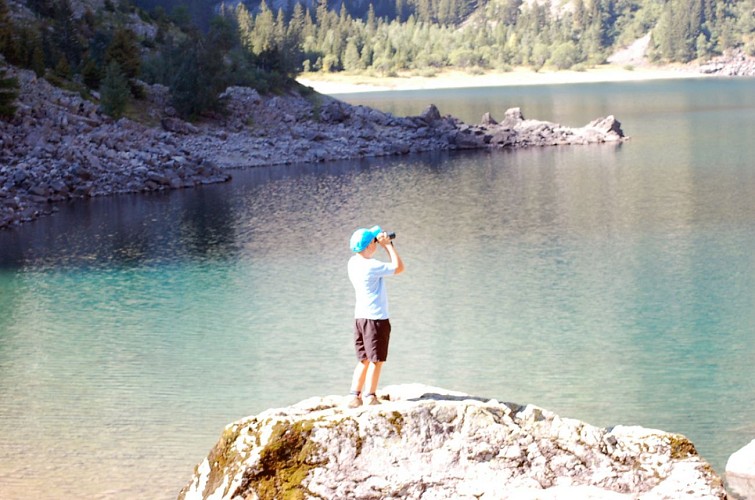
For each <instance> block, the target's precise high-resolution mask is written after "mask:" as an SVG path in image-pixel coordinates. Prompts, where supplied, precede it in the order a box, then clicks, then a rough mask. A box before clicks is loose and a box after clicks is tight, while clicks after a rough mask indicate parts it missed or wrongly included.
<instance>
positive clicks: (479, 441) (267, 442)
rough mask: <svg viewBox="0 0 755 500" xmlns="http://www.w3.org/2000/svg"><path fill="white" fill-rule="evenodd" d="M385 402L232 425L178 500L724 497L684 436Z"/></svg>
mask: <svg viewBox="0 0 755 500" xmlns="http://www.w3.org/2000/svg"><path fill="white" fill-rule="evenodd" d="M380 397H381V398H382V399H383V401H382V404H381V405H376V406H366V407H365V406H363V407H360V408H357V409H347V408H346V407H345V406H344V403H345V398H343V397H340V396H328V397H322V398H320V397H316V398H311V399H308V400H305V401H302V402H300V403H298V404H295V405H293V406H290V407H287V408H277V409H271V410H267V411H265V412H263V413H261V414H259V415H256V416H252V417H248V418H245V419H242V420H239V421H237V422H235V423H232V424H230V425H228V426H227V427H226V429H225V431H224V432H223V435H222V436H221V438H220V440H219V441H218V443H217V445H216V446H215V447H214V448H213V450H212V451H211V452H210V453H209V455H208V457H207V458H206V459H205V460H203V461H202V462H201V463H200V464H199V465H198V466H197V467H196V468H195V472H194V476H193V477H192V479H191V480H190V481H189V483H188V484H187V485H186V486H185V487H184V488H183V490H182V491H181V492H180V494H179V499H184V500H185V499H199V498H203V499H204V498H217V499H221V498H223V499H232V498H289V497H290V498H328V499H352V498H360V499H362V498H374V499H378V498H402V499H420V498H422V499H436V500H440V499H454V500H456V499H470V500H471V499H473V498H494V499H506V498H512V499H557V498H580V499H582V498H596V499H597V498H600V499H610V498H616V499H621V498H623V499H627V498H631V499H640V500H650V499H654V500H661V499H679V498H696V499H724V498H726V492H725V491H724V488H723V485H722V481H721V478H720V477H718V476H717V475H716V474H715V473H714V472H713V470H712V468H711V467H710V465H709V464H707V463H706V462H705V461H704V460H703V459H702V458H701V457H700V456H698V454H697V452H696V451H695V448H694V445H693V444H692V443H691V442H690V441H689V440H687V439H686V438H685V437H684V436H681V435H679V434H672V433H668V432H664V431H660V430H653V429H646V428H642V427H625V426H616V427H613V428H611V429H603V428H598V427H594V426H591V425H589V424H586V423H584V422H580V421H578V420H574V419H568V418H562V417H559V416H558V415H556V414H554V413H552V412H550V411H548V410H544V409H541V408H537V407H535V406H532V405H527V406H522V405H518V404H514V403H501V402H499V401H496V400H493V399H489V398H482V397H474V396H470V395H467V394H463V393H458V392H452V391H447V390H444V389H439V388H434V387H428V386H423V385H401V386H390V387H386V388H385V389H384V390H383V391H382V393H381V394H380Z"/></svg>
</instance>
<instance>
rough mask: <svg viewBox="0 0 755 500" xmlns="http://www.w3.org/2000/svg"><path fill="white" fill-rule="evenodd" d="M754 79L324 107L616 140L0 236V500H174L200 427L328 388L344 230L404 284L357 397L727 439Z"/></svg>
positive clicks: (336, 351)
mask: <svg viewBox="0 0 755 500" xmlns="http://www.w3.org/2000/svg"><path fill="white" fill-rule="evenodd" d="M753 89H755V81H753V80H751V79H750V80H747V79H741V80H717V79H701V80H677V81H671V80H670V81H662V82H647V83H627V84H618V83H617V84H605V83H603V84H580V85H560V86H547V87H543V86H537V87H529V88H527V87H504V88H491V89H466V90H453V91H451V90H443V91H421V92H419V91H413V92H390V93H373V94H355V95H349V96H342V98H343V99H344V100H347V101H350V102H354V103H359V104H369V105H373V106H375V107H379V108H381V109H384V110H388V111H392V112H394V113H396V114H399V115H406V114H418V113H419V112H421V111H422V109H424V107H426V106H427V104H429V103H435V104H436V105H438V107H439V108H440V110H441V112H442V113H444V114H446V113H450V114H454V115H457V116H459V117H461V118H463V119H465V120H467V121H470V122H476V121H478V120H479V118H480V117H481V115H482V113H484V112H485V111H491V112H492V114H493V116H494V117H498V118H502V116H503V113H504V111H505V109H506V108H508V107H512V106H520V107H521V108H522V110H523V112H524V114H525V116H526V117H528V118H538V119H546V120H552V121H557V122H559V123H563V124H565V125H571V126H581V125H584V124H586V123H587V122H589V121H590V120H592V119H594V118H597V117H599V116H604V115H607V114H614V115H615V116H616V117H617V118H618V119H619V120H620V121H621V122H622V124H623V127H624V130H625V132H626V133H627V134H628V135H630V136H631V137H632V138H631V140H630V141H628V142H626V143H624V144H622V145H618V146H617V145H602V146H585V147H569V148H545V149H531V150H525V151H516V152H492V153H487V152H475V153H465V154H430V155H423V156H412V157H399V158H391V159H376V160H369V161H367V160H363V161H352V162H340V163H333V164H318V165H297V166H282V167H271V168H262V169H253V170H246V171H235V172H234V180H233V181H232V182H231V183H229V184H225V185H217V186H207V187H204V188H200V189H195V190H185V191H177V192H172V193H167V194H164V195H147V196H118V197H111V198H106V199H96V200H92V201H90V202H86V203H84V202H82V203H75V204H71V205H63V206H61V207H60V208H61V210H60V212H59V213H58V214H56V215H54V216H51V217H46V218H43V219H40V220H38V221H36V222H34V223H32V224H29V225H26V226H23V227H21V228H18V229H15V230H12V231H5V232H0V490H2V496H3V498H34V497H48V496H52V497H55V498H175V496H176V495H177V493H178V491H179V490H180V488H181V487H182V486H183V485H184V484H185V483H186V482H187V481H188V479H189V478H190V476H191V473H192V470H193V467H194V465H195V464H196V463H198V462H199V461H200V460H201V459H202V458H203V457H204V456H205V455H206V453H207V452H208V451H209V449H210V448H211V447H212V446H213V445H214V443H215V442H216V440H217V439H218V437H219V436H220V433H221V432H222V429H223V426H224V425H225V424H227V423H229V422H231V421H232V420H235V419H238V418H241V417H243V416H246V415H249V414H254V413H257V412H260V411H262V410H264V409H266V408H269V407H274V406H283V405H288V404H292V403H294V402H297V401H299V400H301V399H304V398H307V397H310V396H313V395H327V394H339V393H346V392H347V391H348V385H349V377H350V372H351V370H352V368H353V354H352V350H351V346H350V339H351V330H350V328H351V326H350V325H351V313H352V307H353V306H352V290H351V289H350V285H349V282H348V279H347V277H346V267H345V266H346V260H347V259H348V257H349V250H348V246H347V241H348V237H349V235H350V233H351V231H352V230H353V229H354V228H356V227H358V226H365V225H372V224H375V223H379V224H382V225H383V226H384V227H386V228H390V229H392V230H395V231H396V232H397V233H398V237H397V240H396V244H397V245H398V248H399V250H400V251H401V254H402V257H403V258H404V260H405V262H406V264H407V272H406V273H405V274H404V275H402V276H400V277H397V278H394V279H392V281H391V282H390V283H389V295H390V300H391V309H392V314H393V319H392V322H393V325H394V335H393V337H392V345H391V354H390V358H389V362H388V364H387V365H386V367H385V369H384V372H383V373H384V375H383V378H382V384H383V385H387V384H397V383H410V382H421V383H426V384H430V385H436V386H442V387H446V388H448V389H453V390H460V391H467V392H470V393H474V394H477V395H483V396H489V397H495V398H498V399H500V400H504V401H514V402H518V403H534V404H537V405H540V406H543V407H546V408H549V409H551V410H553V411H555V412H556V413H558V414H560V415H562V416H567V417H574V418H579V419H582V420H585V421H587V422H589V423H591V424H594V425H600V426H610V425H614V424H619V423H620V424H627V425H633V424H636V425H642V426H646V427H653V428H660V429H663V430H668V431H673V432H679V433H682V434H685V435H686V436H688V437H689V438H690V439H692V441H693V442H694V443H695V444H696V446H697V448H698V451H699V452H700V453H701V454H702V455H703V456H704V457H705V458H706V459H707V460H709V461H710V462H711V463H712V464H713V466H714V468H715V469H716V470H717V471H718V472H719V473H723V471H724V465H725V462H726V459H727V458H728V456H729V455H730V454H731V453H732V452H734V451H736V450H737V449H739V448H740V447H742V446H744V445H745V444H747V443H748V442H749V441H750V440H751V439H753V437H755V418H754V417H753V415H754V414H755V335H754V334H755V312H754V311H755V257H753V255H754V253H753V249H754V248H755V202H754V201H753V200H755V161H753V158H755V92H753Z"/></svg>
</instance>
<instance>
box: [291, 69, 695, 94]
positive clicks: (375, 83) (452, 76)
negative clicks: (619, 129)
mask: <svg viewBox="0 0 755 500" xmlns="http://www.w3.org/2000/svg"><path fill="white" fill-rule="evenodd" d="M706 76H710V75H706V74H704V73H701V72H699V71H696V70H694V69H691V68H689V67H684V66H678V67H677V66H666V67H637V68H624V67H620V66H610V65H606V66H600V67H597V68H593V69H589V70H586V71H570V70H564V71H551V70H541V71H537V72H536V71H533V70H532V69H528V68H519V69H515V70H512V71H508V72H487V73H483V74H471V73H466V72H463V71H443V72H439V73H438V74H437V75H435V76H421V75H417V74H411V73H406V74H400V75H398V76H394V77H382V76H371V75H363V74H347V73H343V72H342V73H303V74H302V75H300V76H299V77H298V78H297V80H298V82H299V83H301V84H302V85H305V86H308V87H312V88H313V89H314V90H315V91H317V92H319V93H321V94H328V95H330V94H352V93H359V92H376V91H386V90H422V89H447V88H468V87H500V86H513V85H553V84H566V83H596V82H628V81H646V80H664V79H677V78H705V77H706Z"/></svg>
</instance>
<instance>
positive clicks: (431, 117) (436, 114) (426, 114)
mask: <svg viewBox="0 0 755 500" xmlns="http://www.w3.org/2000/svg"><path fill="white" fill-rule="evenodd" d="M419 117H420V118H421V119H422V120H423V121H424V122H425V123H427V124H429V125H432V124H433V123H435V122H437V121H438V120H440V118H441V117H440V111H439V110H438V108H437V107H436V106H435V104H431V105H429V106H428V107H427V108H426V109H425V110H424V111H423V112H422V113H421V114H420V115H419Z"/></svg>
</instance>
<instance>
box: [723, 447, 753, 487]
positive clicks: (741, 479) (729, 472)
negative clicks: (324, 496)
mask: <svg viewBox="0 0 755 500" xmlns="http://www.w3.org/2000/svg"><path fill="white" fill-rule="evenodd" d="M726 483H727V484H728V485H729V490H731V492H732V493H733V494H735V495H737V498H741V499H743V500H755V439H753V440H752V441H750V444H748V445H747V446H745V447H744V448H742V449H741V450H739V451H737V452H736V453H734V454H733V455H732V456H730V457H729V460H728V461H727V462H726Z"/></svg>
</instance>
